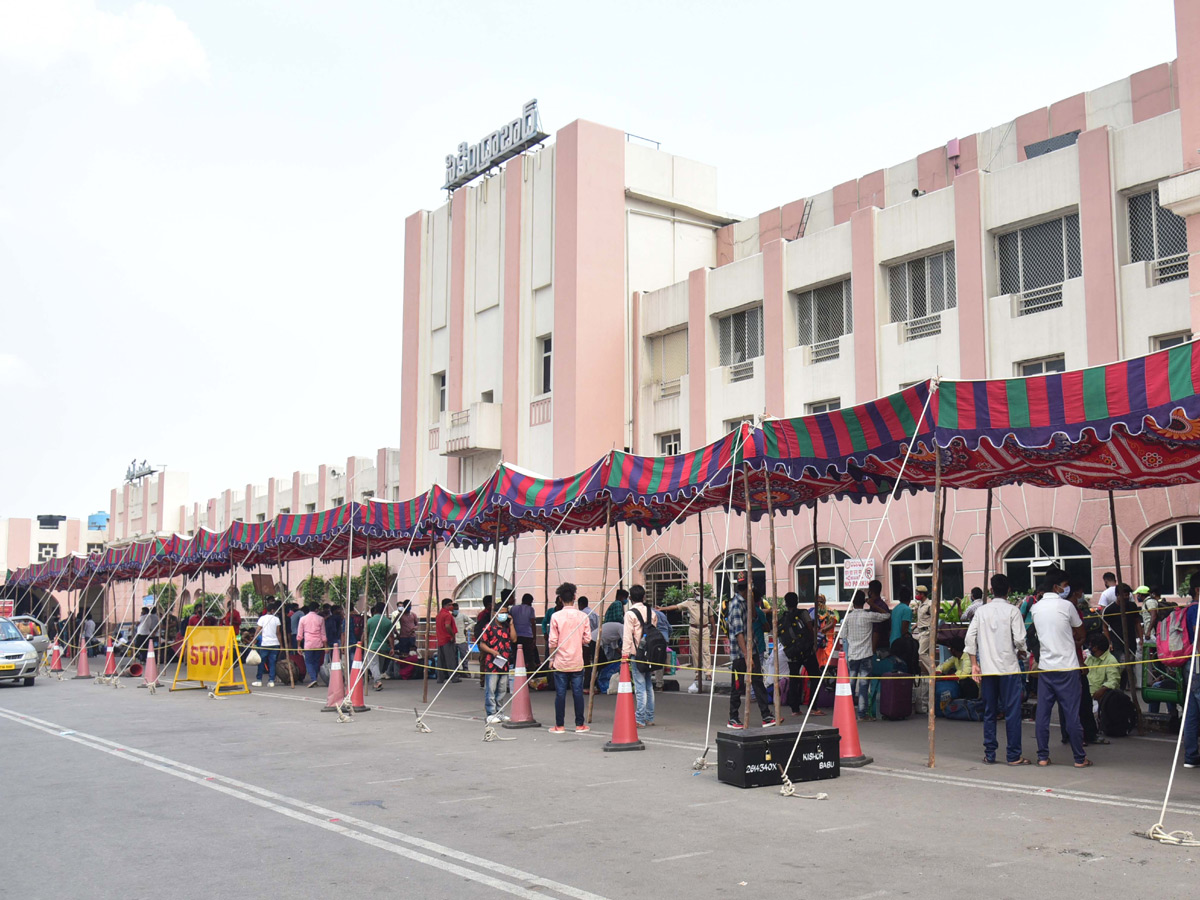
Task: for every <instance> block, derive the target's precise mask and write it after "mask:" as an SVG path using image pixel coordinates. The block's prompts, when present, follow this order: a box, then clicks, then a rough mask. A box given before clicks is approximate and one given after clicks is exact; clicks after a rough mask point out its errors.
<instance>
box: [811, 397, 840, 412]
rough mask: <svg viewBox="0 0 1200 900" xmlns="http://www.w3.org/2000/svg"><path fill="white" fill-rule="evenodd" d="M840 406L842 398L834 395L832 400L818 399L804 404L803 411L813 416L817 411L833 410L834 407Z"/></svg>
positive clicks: (838, 407)
mask: <svg viewBox="0 0 1200 900" xmlns="http://www.w3.org/2000/svg"><path fill="white" fill-rule="evenodd" d="M841 408H842V399H841V398H840V397H834V398H833V399H832V400H818V401H816V402H815V403H806V404H804V412H805V413H806V414H807V415H810V416H815V415H817V414H819V413H827V412H833V411H834V410H835V409H841Z"/></svg>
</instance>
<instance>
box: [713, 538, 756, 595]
mask: <svg viewBox="0 0 1200 900" xmlns="http://www.w3.org/2000/svg"><path fill="white" fill-rule="evenodd" d="M750 573H751V576H752V577H753V578H754V579H755V581H758V580H760V579H759V577H758V576H762V578H764V579H765V578H766V575H767V569H766V566H764V565H763V564H762V560H761V559H759V558H758V557H757V556H751V557H750ZM745 574H746V553H745V551H744V550H743V551H738V550H733V551H730V552H729V553H726V554H725V555H724V556H723V557H721V559H720V561H719V562H718V563H717V565H716V568H714V569H713V587H715V588H716V591H717V596H718V597H720V598H721V599H728V598H729V597H732V596H733V589H734V587H735V586H736V585H737V580H738V579H739V578H741V577H742V576H743V575H745Z"/></svg>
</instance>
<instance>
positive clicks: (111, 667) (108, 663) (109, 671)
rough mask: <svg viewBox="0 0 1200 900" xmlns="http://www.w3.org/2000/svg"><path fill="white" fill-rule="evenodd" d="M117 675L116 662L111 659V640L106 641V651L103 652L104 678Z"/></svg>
mask: <svg viewBox="0 0 1200 900" xmlns="http://www.w3.org/2000/svg"><path fill="white" fill-rule="evenodd" d="M116 674H117V661H116V659H115V658H114V657H113V648H112V639H111V638H110V639H109V641H108V649H107V650H105V651H104V677H106V678H108V677H110V676H112V675H116Z"/></svg>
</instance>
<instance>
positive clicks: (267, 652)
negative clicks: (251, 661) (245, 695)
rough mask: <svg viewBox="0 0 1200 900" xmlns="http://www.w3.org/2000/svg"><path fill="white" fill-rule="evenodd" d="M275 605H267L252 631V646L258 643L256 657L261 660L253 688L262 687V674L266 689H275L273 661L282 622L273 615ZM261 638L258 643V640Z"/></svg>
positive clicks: (277, 649) (276, 652) (277, 653)
mask: <svg viewBox="0 0 1200 900" xmlns="http://www.w3.org/2000/svg"><path fill="white" fill-rule="evenodd" d="M275 610H276V605H275V604H274V603H271V604H269V605H268V606H267V607H266V610H265V612H264V613H263V614H262V615H261V616H259V617H258V625H257V626H256V627H255V629H254V639H253V640H252V641H251V642H250V643H252V644H254V643H258V644H259V647H258V655H259V657H260V659H261V660H262V661H261V662H260V663H259V664H258V676H257V680H256V681H255V682H254V684H253V685H252V686H253V687H262V679H263V673H264V672H265V673H266V676H267V687H275V661H276V660H277V659H278V658H279V629H280V628H282V627H283V622H281V621H280V619H279V616H277V615H275ZM260 637H261V638H262V640H261V642H259V638H260Z"/></svg>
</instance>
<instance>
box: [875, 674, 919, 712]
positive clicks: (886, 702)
mask: <svg viewBox="0 0 1200 900" xmlns="http://www.w3.org/2000/svg"><path fill="white" fill-rule="evenodd" d="M912 692H913V680H912V679H911V678H909V677H908V676H907V675H890V676H889V675H883V676H880V679H879V715H880V716H882V717H883V718H885V719H893V720H899V719H907V718H908V717H909V716H911V715H912V711H913V702H912Z"/></svg>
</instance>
